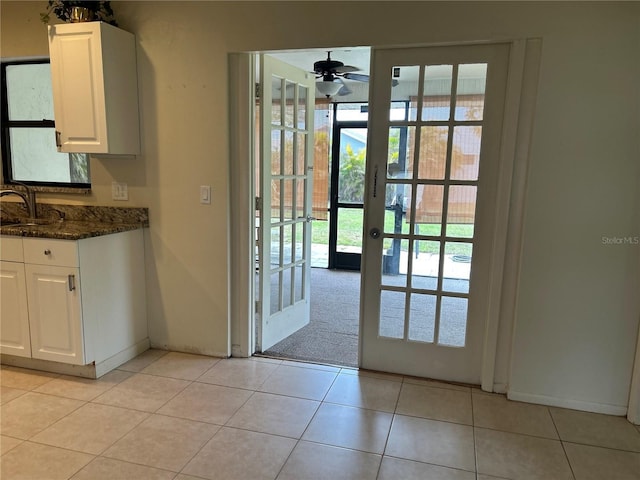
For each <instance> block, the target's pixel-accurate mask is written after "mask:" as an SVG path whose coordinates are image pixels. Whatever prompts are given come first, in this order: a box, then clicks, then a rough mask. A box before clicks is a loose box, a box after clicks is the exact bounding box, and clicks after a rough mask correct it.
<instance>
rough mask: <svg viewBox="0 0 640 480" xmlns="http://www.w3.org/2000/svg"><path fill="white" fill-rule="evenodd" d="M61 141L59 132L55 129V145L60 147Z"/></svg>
mask: <svg viewBox="0 0 640 480" xmlns="http://www.w3.org/2000/svg"><path fill="white" fill-rule="evenodd" d="M61 146H62V141H61V140H60V132H59V131H58V130H56V147H61Z"/></svg>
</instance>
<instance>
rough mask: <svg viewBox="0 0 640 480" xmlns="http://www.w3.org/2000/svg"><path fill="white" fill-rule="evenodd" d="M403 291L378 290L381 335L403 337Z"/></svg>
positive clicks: (379, 332)
mask: <svg viewBox="0 0 640 480" xmlns="http://www.w3.org/2000/svg"><path fill="white" fill-rule="evenodd" d="M404 300H405V294H404V292H392V291H389V290H382V291H381V292H380V324H379V330H378V334H379V335H380V336H381V337H390V338H404V306H405V305H404Z"/></svg>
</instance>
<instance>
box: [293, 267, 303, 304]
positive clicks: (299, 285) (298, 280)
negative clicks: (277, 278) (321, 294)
mask: <svg viewBox="0 0 640 480" xmlns="http://www.w3.org/2000/svg"><path fill="white" fill-rule="evenodd" d="M302 269H303V267H302V266H297V267H295V268H294V269H293V274H294V275H295V278H294V282H293V283H294V285H295V297H294V301H295V302H296V303H298V302H300V301H302V300H304V286H303V281H302Z"/></svg>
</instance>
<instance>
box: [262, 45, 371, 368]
mask: <svg viewBox="0 0 640 480" xmlns="http://www.w3.org/2000/svg"><path fill="white" fill-rule="evenodd" d="M266 55H268V56H270V57H275V58H276V59H278V60H280V61H282V62H284V63H285V64H287V65H289V66H292V67H297V68H298V69H300V70H301V71H303V72H306V73H308V72H309V71H310V70H311V69H313V68H314V67H315V66H316V65H314V63H315V60H317V59H319V58H322V57H323V56H326V55H327V51H326V50H312V51H309V50H306V51H291V52H269V53H267V54H266ZM330 55H331V58H333V59H335V60H334V61H336V62H341V63H342V64H343V65H346V66H347V67H348V68H349V69H352V71H353V70H355V69H357V70H358V72H359V74H358V80H350V79H345V78H341V79H340V84H341V85H342V86H343V87H344V88H341V92H340V93H338V92H335V93H334V94H333V95H325V94H323V93H322V92H320V90H322V89H316V95H315V98H314V101H313V105H312V106H311V107H309V108H311V109H312V110H313V114H312V119H310V120H311V121H312V122H313V130H312V133H313V147H312V152H313V164H312V168H310V169H309V170H308V172H309V173H310V174H309V177H310V178H309V179H308V181H306V180H302V177H298V187H297V188H296V187H294V188H293V189H290V188H288V187H287V185H286V182H287V181H288V180H289V177H291V178H293V177H295V175H289V176H287V175H286V174H287V173H289V174H293V173H294V172H293V170H292V171H291V172H284V171H280V170H284V169H280V170H279V167H274V166H273V165H274V155H275V156H279V155H280V156H283V162H284V163H283V165H284V164H287V162H289V160H287V157H286V155H287V153H286V151H287V150H290V151H292V152H294V153H293V154H292V155H293V156H294V157H295V159H294V160H293V163H296V162H298V163H299V162H302V158H301V157H298V156H296V155H299V152H300V151H301V150H300V144H299V142H300V140H298V144H295V145H291V146H288V145H287V144H286V139H284V138H283V139H281V138H280V137H278V138H276V137H274V133H273V129H272V130H271V132H269V133H265V130H264V129H263V128H261V122H264V119H265V118H267V116H266V115H262V113H265V112H263V111H262V109H264V108H267V109H272V110H278V109H283V110H282V111H283V112H284V114H285V115H286V110H287V109H288V108H290V107H291V110H292V112H293V111H294V110H295V111H297V112H298V113H297V114H294V115H296V117H297V118H298V120H299V117H300V115H301V113H300V112H301V110H302V108H301V107H300V105H301V99H302V97H301V94H300V91H299V90H295V89H294V88H290V87H289V79H283V80H282V82H284V83H281V85H283V86H284V88H280V85H278V82H280V77H277V76H276V77H275V80H274V79H270V80H266V79H263V80H262V89H266V88H271V89H272V91H271V92H266V93H267V94H266V95H260V98H258V99H257V102H256V103H257V105H256V109H257V111H258V112H257V114H256V115H255V117H254V122H255V127H256V128H255V129H254V131H255V132H262V136H263V139H264V138H267V141H268V142H271V144H272V145H271V150H269V149H263V150H262V151H261V152H260V153H261V155H258V154H256V169H255V172H254V180H255V182H254V184H255V188H256V192H257V198H258V201H257V202H256V203H257V206H258V207H261V208H257V211H256V232H257V233H258V234H257V248H256V255H257V261H256V289H255V291H256V297H257V298H256V300H257V306H258V308H256V316H257V318H256V321H255V322H254V323H255V325H256V332H255V333H256V345H257V352H258V353H259V354H262V355H267V356H273V357H281V358H288V359H293V360H300V361H307V362H315V363H327V364H334V365H342V366H350V367H357V366H358V343H359V323H360V320H359V317H360V308H359V301H360V272H359V270H360V263H361V261H360V258H361V255H362V232H363V220H364V219H363V207H364V173H365V158H366V144H367V116H368V105H367V100H368V85H367V82H366V81H365V80H367V79H368V76H367V75H366V74H367V73H368V68H369V55H370V49H369V48H352V49H333V50H332V51H331V54H330ZM261 68H262V66H257V70H260V69H261ZM284 75H285V74H284V73H283V74H282V75H281V76H282V77H283V78H284ZM311 75H313V74H311ZM313 81H314V82H315V81H316V78H315V76H313ZM318 81H319V82H323V78H321V77H318ZM273 85H276V86H275V87H274V86H273ZM296 91H297V92H298V93H297V94H296ZM280 92H282V94H281V93H280ZM296 95H298V96H297V97H296ZM281 97H284V99H286V101H284V102H283V101H282V100H283V98H281ZM283 104H284V105H283ZM276 116H277V115H276ZM273 118H274V115H273V114H271V116H270V118H267V121H270V122H271V123H273V122H274V120H273ZM275 122H276V123H278V122H279V119H276V120H275ZM298 126H299V125H298ZM275 128H276V130H281V131H282V132H283V133H282V136H283V137H284V136H286V135H288V134H289V131H290V130H291V129H290V128H289V127H288V126H287V125H286V124H283V126H282V128H281V127H280V126H277V127H275ZM275 135H276V136H278V135H280V133H276V134H275ZM293 135H294V136H295V135H297V133H296V132H293ZM274 138H275V140H274ZM290 138H291V139H293V136H291V137H290ZM298 138H300V139H301V138H302V136H297V137H296V139H298ZM283 141H284V142H285V143H284V144H283ZM259 144H261V143H260V142H259V141H256V145H259ZM275 144H277V145H275ZM262 145H263V147H264V142H262ZM280 147H281V148H280ZM280 151H282V152H284V153H282V154H280ZM274 152H275V153H274ZM269 157H270V158H269ZM278 158H279V157H278ZM259 159H263V160H262V161H260V160H259ZM264 159H266V160H267V161H266V162H264ZM307 160H308V159H307ZM269 163H270V164H271V165H269ZM275 163H278V160H276V161H275ZM308 167H309V166H308ZM308 167H307V168H308ZM265 168H266V169H271V172H270V173H271V174H272V179H271V182H270V183H265V182H264V178H263V175H264V174H265V173H268V172H265V171H264V169H265ZM285 168H286V167H285ZM261 169H262V170H261ZM274 173H275V174H276V175H275V176H273V174H274ZM281 173H284V174H285V175H280V174H281ZM273 179H275V180H273ZM281 182H282V183H281ZM308 184H312V185H313V187H312V193H311V195H309V203H310V205H305V206H304V208H301V207H299V208H298V210H299V211H298V212H297V213H296V214H295V215H296V216H297V218H298V219H299V218H302V217H301V216H306V217H307V219H308V220H309V222H310V223H311V228H310V234H309V235H310V252H309V263H310V267H311V268H310V272H309V276H308V281H309V283H310V289H309V290H310V295H309V299H308V300H309V303H310V305H309V310H308V315H309V321H308V323H306V325H304V326H302V327H301V328H299V329H297V330H296V331H294V332H293V333H291V334H290V335H287V336H286V337H284V338H282V339H281V340H279V341H278V342H276V343H275V344H273V345H267V348H262V347H263V346H262V345H261V342H260V332H259V329H260V328H261V327H263V328H264V322H263V321H262V320H261V318H260V316H261V315H265V310H264V308H261V305H260V301H261V299H260V294H262V295H263V296H265V297H266V295H265V294H264V292H265V289H264V288H261V283H260V282H261V281H262V282H265V281H269V282H270V285H269V287H270V292H271V293H270V296H269V301H272V300H274V293H273V292H274V291H278V289H280V290H281V289H282V287H281V286H280V285H278V282H279V280H280V279H279V277H277V276H275V275H270V276H267V275H263V276H262V277H263V278H262V279H261V273H260V265H261V263H260V261H259V260H260V259H259V257H260V252H267V251H268V252H269V254H270V255H271V264H270V266H267V267H266V268H270V271H271V272H274V271H275V270H274V266H275V265H276V263H277V261H278V260H277V259H275V257H274V254H275V253H276V251H278V250H279V252H282V251H283V250H284V251H285V252H284V257H285V261H284V263H286V261H287V259H288V255H289V253H288V251H287V248H289V246H287V245H286V242H287V241H288V240H285V244H284V246H283V241H282V239H281V238H280V237H281V235H278V234H275V235H270V238H269V243H270V245H269V246H267V245H266V244H264V243H265V238H264V237H263V236H261V235H260V232H261V230H260V222H261V221H263V222H266V221H267V220H266V218H260V217H261V212H265V211H267V210H268V211H269V212H270V213H267V214H269V215H276V216H277V215H278V213H274V212H275V211H276V210H277V209H278V208H279V209H280V210H281V211H284V213H282V214H281V216H282V217H283V218H285V217H287V215H288V214H287V212H286V210H287V208H288V207H287V206H286V204H287V202H289V201H290V202H292V203H294V204H295V203H296V200H295V199H294V198H293V197H295V196H296V195H298V203H299V204H301V203H302V197H300V196H299V193H298V194H292V198H291V199H290V200H287V198H285V199H284V200H283V197H284V196H286V195H287V192H288V191H290V190H293V191H296V192H299V189H301V188H305V189H306V188H307V187H308ZM265 185H270V187H271V188H270V191H269V192H268V193H269V195H268V196H269V197H270V198H269V205H265V204H264V198H263V197H265V195H262V194H261V191H262V192H264V191H265V189H266V187H265ZM303 185H304V186H303ZM283 206H284V208H283ZM262 216H264V214H263V215H262ZM272 218H273V217H272ZM292 219H293V217H292ZM281 223H282V222H281ZM265 225H271V226H272V227H271V232H270V233H275V230H274V228H273V225H274V223H273V221H270V222H269V223H265ZM278 225H280V224H278ZM281 226H282V228H283V229H284V230H283V232H286V229H288V227H289V225H288V224H287V223H286V221H285V222H284V223H282V225H281ZM262 232H263V233H264V230H262ZM284 235H285V236H286V233H285V234H284ZM293 235H294V236H295V233H294V234H293ZM301 237H304V235H303V234H300V235H299V236H298V237H297V243H296V242H293V243H292V244H291V246H293V248H294V249H299V250H301V252H300V256H301V257H302V256H303V255H302V250H303V249H304V248H305V246H304V245H302V243H304V242H306V241H307V239H306V237H304V241H302V240H301ZM279 252H278V254H279ZM281 256H282V255H281ZM297 258H298V257H296V255H293V259H294V260H295V259H297ZM280 263H281V264H282V263H283V262H282V260H280ZM262 264H263V265H264V263H262ZM285 288H286V286H285ZM294 288H295V287H294ZM300 289H301V290H303V289H304V287H302V286H301V287H300ZM285 294H286V292H285ZM266 315H268V313H267V314H266ZM266 315H265V318H266Z"/></svg>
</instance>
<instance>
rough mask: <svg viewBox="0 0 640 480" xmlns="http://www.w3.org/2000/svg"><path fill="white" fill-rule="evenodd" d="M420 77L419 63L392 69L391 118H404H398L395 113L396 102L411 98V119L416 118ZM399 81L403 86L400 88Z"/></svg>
mask: <svg viewBox="0 0 640 480" xmlns="http://www.w3.org/2000/svg"><path fill="white" fill-rule="evenodd" d="M419 78H420V67H419V66H417V65H406V66H401V67H393V68H392V69H391V111H390V117H389V120H391V121H393V120H404V119H405V118H404V115H403V118H398V115H397V113H394V111H393V110H394V102H395V101H398V100H405V101H406V100H407V99H408V100H409V101H410V107H409V120H411V121H414V120H415V119H416V103H417V102H416V99H417V98H418V82H419ZM397 82H402V87H401V88H398V86H397Z"/></svg>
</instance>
